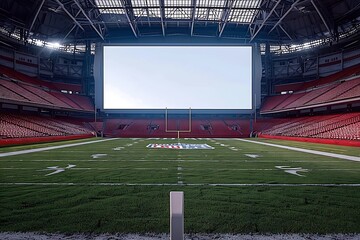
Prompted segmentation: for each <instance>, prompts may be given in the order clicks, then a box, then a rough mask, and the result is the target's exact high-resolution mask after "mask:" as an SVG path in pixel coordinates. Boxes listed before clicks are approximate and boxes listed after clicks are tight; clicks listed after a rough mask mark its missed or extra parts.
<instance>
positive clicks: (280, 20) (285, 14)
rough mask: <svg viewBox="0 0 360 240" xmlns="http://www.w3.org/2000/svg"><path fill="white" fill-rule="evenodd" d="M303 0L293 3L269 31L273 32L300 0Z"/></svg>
mask: <svg viewBox="0 0 360 240" xmlns="http://www.w3.org/2000/svg"><path fill="white" fill-rule="evenodd" d="M300 1H301V0H296V1H295V2H294V3H293V4H291V7H290V8H289V9H288V10H287V11H286V13H284V15H282V17H281V18H280V19H279V21H277V23H275V25H274V26H273V27H272V28H271V29H270V31H269V33H271V32H272V31H273V30H274V29H275V28H276V27H277V26H278V25H279V24H280V23H281V22H282V20H284V18H286V16H287V15H288V14H289V13H290V12H291V11H292V10H293V8H294V7H295V6H296V5H297V4H298V3H299V2H300Z"/></svg>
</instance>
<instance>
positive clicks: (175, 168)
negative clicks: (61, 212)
mask: <svg viewBox="0 0 360 240" xmlns="http://www.w3.org/2000/svg"><path fill="white" fill-rule="evenodd" d="M0 170H39V168H16V167H5V168H0ZM69 170H166V171H167V170H178V171H179V172H178V175H179V174H180V175H181V174H182V173H181V171H183V170H187V171H194V170H195V171H279V169H276V168H201V169H196V168H183V167H172V168H145V167H144V168H132V167H120V168H114V167H95V168H92V167H75V168H71V169H69ZM311 171H360V169H354V168H312V169H311Z"/></svg>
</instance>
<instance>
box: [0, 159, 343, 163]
mask: <svg viewBox="0 0 360 240" xmlns="http://www.w3.org/2000/svg"><path fill="white" fill-rule="evenodd" d="M176 161H181V162H213V163H221V162H234V163H339V162H340V161H335V160H333V161H311V160H308V161H302V160H300V161H291V160H289V161H266V160H265V161H259V160H250V159H249V160H214V159H213V160H175V159H169V160H166V159H165V160H155V159H153V160H151V159H149V160H147V159H132V160H129V159H120V160H113V159H103V160H98V159H83V160H79V159H70V160H69V159H35V160H26V159H14V160H13V159H11V160H6V159H4V160H1V162H114V163H115V162H176Z"/></svg>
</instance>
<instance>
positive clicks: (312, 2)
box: [311, 0, 333, 35]
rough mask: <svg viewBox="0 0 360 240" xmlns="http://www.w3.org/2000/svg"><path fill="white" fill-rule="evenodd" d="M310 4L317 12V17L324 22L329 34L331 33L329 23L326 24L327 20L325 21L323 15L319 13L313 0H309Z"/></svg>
mask: <svg viewBox="0 0 360 240" xmlns="http://www.w3.org/2000/svg"><path fill="white" fill-rule="evenodd" d="M311 4H312V5H313V6H314V8H315V10H316V12H317V14H318V15H319V17H320V18H321V21H322V22H323V23H324V24H325V27H326V29H327V30H328V31H329V33H330V35H333V34H332V32H331V29H330V27H329V25H328V24H327V22H326V21H325V18H324V16H323V15H322V14H321V12H320V10H319V8H318V7H317V6H316V4H315V3H314V0H311Z"/></svg>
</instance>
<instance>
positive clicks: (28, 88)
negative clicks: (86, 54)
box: [0, 66, 94, 112]
mask: <svg viewBox="0 0 360 240" xmlns="http://www.w3.org/2000/svg"><path fill="white" fill-rule="evenodd" d="M0 74H1V77H0V90H1V92H0V98H1V99H6V100H11V101H17V102H22V103H24V104H32V105H34V104H35V105H41V106H42V107H47V108H50V109H51V108H55V109H59V108H60V109H67V110H76V111H88V112H90V111H94V104H93V103H92V101H91V100H90V98H88V97H86V96H82V95H78V94H67V93H62V92H60V91H59V89H60V88H67V89H76V90H79V87H78V85H74V84H70V85H69V84H61V83H54V84H53V83H50V82H46V81H41V80H39V79H37V78H34V77H29V76H27V75H25V74H22V73H19V72H16V71H14V70H12V69H9V68H6V67H3V66H0ZM68 85H69V86H68ZM73 85H74V86H73ZM74 92H75V91H74Z"/></svg>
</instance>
